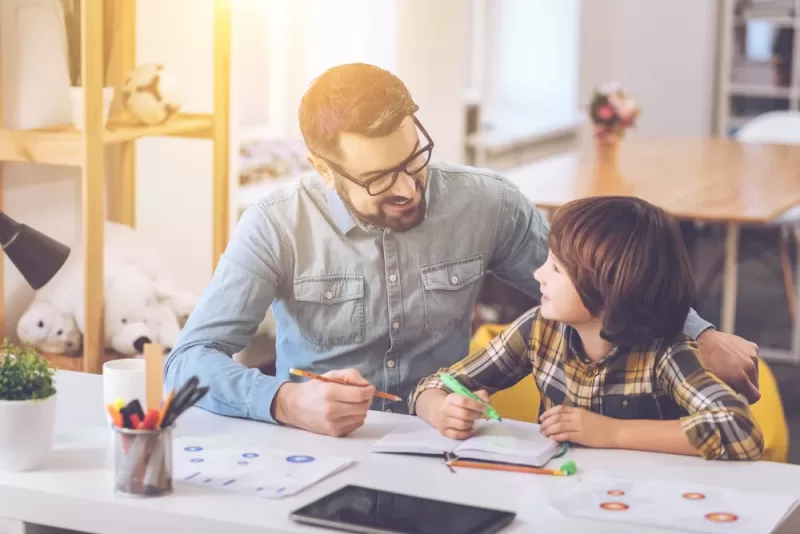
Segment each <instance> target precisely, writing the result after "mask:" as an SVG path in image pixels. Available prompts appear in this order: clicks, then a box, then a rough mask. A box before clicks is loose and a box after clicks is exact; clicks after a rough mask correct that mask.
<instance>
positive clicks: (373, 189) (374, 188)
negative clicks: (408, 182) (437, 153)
mask: <svg viewBox="0 0 800 534" xmlns="http://www.w3.org/2000/svg"><path fill="white" fill-rule="evenodd" d="M431 152H433V150H432V149H431V148H430V147H429V148H427V149H425V150H424V151H422V152H420V153H419V154H417V155H416V156H415V157H414V158H413V159H411V160H410V161H408V162H407V163H406V165H405V167H404V169H403V172H404V173H405V174H408V175H409V176H414V175H415V174H417V173H419V172H420V171H421V170H422V169H424V168H425V166H426V165H428V162H429V161H430V159H431ZM399 174H400V171H393V172H390V173H387V174H385V175H383V176H381V177H380V178H378V179H377V180H376V181H374V182H370V184H369V186H367V191H368V192H369V194H370V195H380V194H381V193H383V192H385V191H388V190H389V189H390V188H391V187H392V186H393V185H394V183H395V182H396V181H397V177H398V176H399Z"/></svg>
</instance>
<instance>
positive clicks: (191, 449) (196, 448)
mask: <svg viewBox="0 0 800 534" xmlns="http://www.w3.org/2000/svg"><path fill="white" fill-rule="evenodd" d="M183 450H185V451H189V452H200V451H202V450H203V447H186V448H185V449H183Z"/></svg>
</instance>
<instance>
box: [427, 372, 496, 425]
mask: <svg viewBox="0 0 800 534" xmlns="http://www.w3.org/2000/svg"><path fill="white" fill-rule="evenodd" d="M439 379H440V380H441V381H442V384H444V385H445V387H446V388H448V389H450V390H452V391H453V393H457V394H459V395H463V396H465V397H468V398H470V399H472V400H476V401H478V402H480V403H481V404H483V405H485V406H486V411H485V412H484V415H486V417H489V418H491V419H496V420H498V421H502V420H503V418H502V417H500V414H499V413H497V410H495V409H494V408H492V406H491V405H490V404H489V403H488V402H485V401H484V400H483V399H481V398H480V397H478V396H477V395H475V394H474V393H473V392H471V391H470V390H469V389H467V388H466V386H464V384H462V383H461V382H459V381H458V379H457V378H455V377H453V376H451V375H449V374H447V373H439Z"/></svg>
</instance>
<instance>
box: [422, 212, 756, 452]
mask: <svg viewBox="0 0 800 534" xmlns="http://www.w3.org/2000/svg"><path fill="white" fill-rule="evenodd" d="M548 245H549V255H548V258H547V261H546V262H545V264H544V265H543V266H542V267H541V268H539V269H538V270H537V271H536V272H535V273H534V276H535V278H536V280H538V281H539V283H540V284H541V287H542V301H541V305H540V306H538V307H535V308H533V309H532V310H530V311H528V312H526V313H525V314H524V315H523V316H522V317H520V318H519V319H517V320H516V321H515V322H514V323H513V324H511V325H510V327H509V328H507V329H506V330H505V331H504V332H503V333H501V334H500V335H499V336H497V337H496V338H495V339H493V340H492V342H491V343H490V344H489V345H488V346H487V347H486V348H484V349H483V350H481V351H479V352H477V353H475V354H473V355H471V356H468V357H467V358H465V359H464V360H462V361H460V362H458V363H456V364H454V365H453V366H451V367H450V369H448V372H449V373H451V374H453V375H454V376H456V377H457V378H458V379H459V380H461V381H462V382H463V383H464V384H465V385H466V386H467V387H469V388H470V389H471V390H473V391H476V390H477V391H476V393H477V394H478V395H479V396H480V397H481V398H483V399H484V400H487V401H488V398H489V395H490V394H492V393H494V392H495V391H498V390H502V389H505V388H509V387H511V386H513V385H514V384H515V383H517V382H518V381H520V380H522V379H523V378H524V377H525V375H527V374H528V373H532V374H533V377H534V379H535V381H536V383H537V386H538V387H539V390H540V391H541V392H542V406H541V408H540V410H541V411H542V413H541V417H540V425H541V431H542V433H543V434H544V435H546V436H548V437H550V438H552V439H554V440H556V441H570V442H573V443H578V444H582V445H585V446H588V447H602V448H622V449H637V450H643V451H655V452H665V453H674V454H693V455H700V456H702V457H703V458H706V459H728V460H734V459H741V460H753V459H757V458H759V457H760V456H761V454H762V453H763V449H764V443H763V438H762V435H761V431H760V429H759V428H758V426H757V425H756V423H755V421H754V420H753V417H752V415H751V413H750V410H749V407H748V406H747V404H745V403H744V402H743V401H742V400H740V398H739V397H738V396H737V395H736V394H735V393H734V392H733V391H732V390H731V389H730V388H729V387H728V386H726V385H725V384H724V383H723V382H722V381H720V380H719V379H718V378H717V377H716V376H714V375H713V374H711V373H710V372H708V371H706V370H705V369H704V368H703V367H702V366H701V364H700V363H699V361H698V359H697V346H696V345H695V343H694V341H692V340H691V339H689V338H688V337H686V336H685V335H684V334H683V333H682V328H683V323H684V319H685V318H686V314H687V313H688V312H689V308H690V306H691V303H692V300H693V298H694V281H693V279H692V274H691V269H690V266H689V261H688V254H687V252H686V248H685V247H684V244H683V238H682V236H681V233H680V230H679V229H678V225H677V223H676V221H675V220H674V219H673V218H672V217H670V216H669V215H667V214H666V213H665V212H664V211H663V210H661V209H659V208H657V207H655V206H653V205H651V204H649V203H647V202H645V201H643V200H641V199H637V198H630V197H599V198H588V199H582V200H577V201H574V202H571V203H569V204H567V205H565V206H564V207H562V208H561V209H560V210H558V212H557V213H556V215H555V217H554V218H553V222H552V227H551V229H550V236H549V240H548ZM647 251H649V253H648V252H647ZM448 393H449V390H447V389H446V388H445V387H444V386H443V385H442V384H441V382H440V381H439V379H438V376H437V375H433V376H430V377H427V378H425V379H423V380H422V381H421V382H420V383H419V385H418V387H417V389H416V390H415V392H414V393H413V394H412V397H411V398H410V408H411V413H416V414H417V415H418V416H419V417H421V418H422V419H424V420H425V421H427V422H428V423H429V424H431V425H432V426H434V427H436V428H438V429H439V430H440V432H441V433H442V434H444V435H445V436H448V437H451V438H454V439H464V438H466V437H467V436H468V435H469V434H470V432H471V430H472V428H473V425H474V422H475V421H476V420H477V419H480V418H481V417H482V414H483V411H484V409H485V407H484V406H483V405H482V404H480V403H478V402H475V401H473V400H470V399H467V398H465V397H462V396H459V395H456V394H453V393H450V394H448Z"/></svg>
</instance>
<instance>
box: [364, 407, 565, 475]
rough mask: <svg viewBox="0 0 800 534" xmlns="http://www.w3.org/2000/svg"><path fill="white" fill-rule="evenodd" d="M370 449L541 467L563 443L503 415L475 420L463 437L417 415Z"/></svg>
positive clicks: (558, 453) (554, 454)
mask: <svg viewBox="0 0 800 534" xmlns="http://www.w3.org/2000/svg"><path fill="white" fill-rule="evenodd" d="M370 451H371V452H376V453H395V454H428V455H443V454H445V453H450V454H453V455H455V456H457V457H459V458H464V459H468V460H478V461H484V462H502V463H508V464H517V465H527V466H531V467H541V466H543V465H544V464H546V463H547V462H548V461H550V460H551V459H552V458H554V457H556V456H559V455H560V453H561V451H562V445H561V444H560V443H558V442H556V441H553V440H551V439H550V438H548V437H545V436H543V435H542V434H541V433H540V432H539V425H537V424H534V423H524V422H522V421H514V420H510V419H503V421H493V420H491V421H478V422H477V423H476V425H475V432H474V433H473V434H472V436H470V437H469V438H467V439H465V440H464V441H458V440H454V439H450V438H446V437H444V436H442V435H441V433H439V431H438V430H437V429H435V428H433V427H432V426H430V425H428V424H427V423H426V422H425V421H423V420H422V419H419V418H416V417H414V418H411V419H410V420H409V421H408V422H406V423H404V424H401V425H400V426H398V427H396V428H395V429H394V430H393V431H392V432H390V433H388V434H386V435H385V436H383V437H382V438H381V439H379V440H378V441H376V442H374V443H373V444H372V446H371V447H370Z"/></svg>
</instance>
